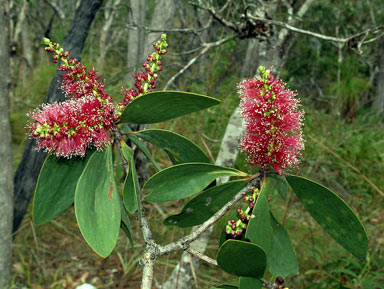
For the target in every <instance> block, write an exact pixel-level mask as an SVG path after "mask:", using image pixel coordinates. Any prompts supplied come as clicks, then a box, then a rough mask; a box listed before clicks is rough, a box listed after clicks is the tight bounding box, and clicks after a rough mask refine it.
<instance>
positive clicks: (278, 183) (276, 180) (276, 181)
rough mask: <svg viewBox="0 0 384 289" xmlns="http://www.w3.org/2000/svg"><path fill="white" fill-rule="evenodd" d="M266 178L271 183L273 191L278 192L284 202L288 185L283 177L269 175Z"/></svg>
mask: <svg viewBox="0 0 384 289" xmlns="http://www.w3.org/2000/svg"><path fill="white" fill-rule="evenodd" d="M268 178H269V179H270V181H271V182H272V184H273V186H274V187H275V189H276V190H277V191H278V192H279V194H280V196H281V197H282V198H283V199H284V200H286V199H287V196H288V190H289V185H288V182H287V180H286V178H285V177H284V176H280V175H278V174H270V175H268Z"/></svg>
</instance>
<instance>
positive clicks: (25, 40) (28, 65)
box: [21, 19, 33, 79]
mask: <svg viewBox="0 0 384 289" xmlns="http://www.w3.org/2000/svg"><path fill="white" fill-rule="evenodd" d="M21 46H22V50H23V58H24V64H25V65H24V71H23V79H26V78H27V77H28V75H29V74H30V73H31V69H32V66H33V55H32V51H33V49H32V42H31V38H30V31H29V23H28V21H27V19H26V20H25V21H24V22H23V29H22V31H21Z"/></svg>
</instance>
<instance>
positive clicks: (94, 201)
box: [28, 35, 368, 289]
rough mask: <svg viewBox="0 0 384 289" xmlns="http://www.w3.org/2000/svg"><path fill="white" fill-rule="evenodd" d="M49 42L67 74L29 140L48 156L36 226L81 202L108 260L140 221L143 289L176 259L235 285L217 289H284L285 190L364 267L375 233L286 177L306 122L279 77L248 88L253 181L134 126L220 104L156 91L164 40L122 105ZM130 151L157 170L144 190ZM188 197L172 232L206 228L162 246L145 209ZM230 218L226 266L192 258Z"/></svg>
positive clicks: (169, 137) (330, 197)
mask: <svg viewBox="0 0 384 289" xmlns="http://www.w3.org/2000/svg"><path fill="white" fill-rule="evenodd" d="M45 44H46V50H47V51H49V52H52V53H53V54H54V56H53V60H54V62H57V63H60V64H59V66H58V69H59V70H61V71H63V72H64V75H63V79H62V86H61V89H62V90H63V91H64V93H65V95H66V100H65V101H63V102H60V103H51V104H45V105H43V106H42V107H40V108H38V109H36V110H35V111H33V112H31V113H30V114H29V116H30V117H31V119H32V122H31V123H30V124H29V125H28V128H29V135H30V137H31V138H33V139H35V140H36V142H37V149H42V150H44V151H45V152H48V156H47V158H46V160H45V162H44V164H43V167H42V169H41V172H40V175H39V179H38V182H37V185H36V190H35V195H34V200H33V218H34V222H35V223H36V224H44V223H47V222H49V221H51V220H52V219H54V218H55V217H57V216H58V215H60V214H61V213H63V212H64V211H65V210H66V209H67V208H68V207H70V206H71V205H72V204H74V206H75V214H76V220H77V224H78V226H79V228H80V232H81V234H82V235H83V237H84V239H85V240H86V242H87V243H88V244H89V246H90V247H91V248H92V249H93V250H94V251H95V252H96V253H97V254H98V255H100V256H101V257H104V258H105V257H107V256H108V255H110V254H111V252H112V251H113V249H114V247H115V245H116V242H117V239H118V236H119V233H120V229H121V230H122V231H123V232H124V233H125V234H126V236H127V237H128V238H129V240H130V241H131V242H132V241H133V240H132V234H133V232H132V226H131V221H133V220H134V221H135V222H136V221H137V222H139V224H140V229H141V231H142V235H143V239H144V241H145V243H146V248H145V251H144V252H143V258H142V261H141V264H142V265H143V278H142V285H141V288H145V289H148V288H152V279H153V267H154V266H155V263H156V259H157V258H158V257H159V256H164V255H167V254H169V253H171V252H172V251H174V250H178V249H179V250H185V251H187V252H188V253H190V254H191V255H193V256H196V257H199V258H201V259H202V260H204V261H206V262H208V263H210V264H211V265H213V266H219V267H220V268H221V269H222V270H224V271H226V272H228V273H230V274H233V275H235V276H236V278H235V279H234V280H232V281H228V282H225V283H224V284H222V285H213V288H241V289H251V288H252V289H255V288H262V287H266V288H285V286H284V285H283V282H284V278H285V277H286V276H288V275H290V274H298V273H299V268H298V262H297V259H296V255H295V251H294V249H293V247H292V245H291V241H290V238H289V235H288V233H287V231H286V230H285V229H284V227H283V225H282V224H280V223H279V221H278V220H277V219H276V217H275V212H272V211H271V209H270V207H269V198H270V197H272V194H271V193H272V191H277V192H278V193H279V194H280V195H281V197H282V198H284V199H286V198H287V193H288V189H289V187H291V188H292V189H293V191H294V193H295V194H296V195H297V197H298V198H299V200H300V201H301V202H302V203H303V205H304V207H305V208H306V209H307V210H308V212H309V213H310V215H311V216H312V217H313V218H314V219H315V220H316V221H317V222H318V223H319V224H320V226H321V227H322V228H323V229H324V230H325V231H326V232H327V233H328V234H329V235H330V236H331V237H332V238H333V239H335V240H336V241H337V242H338V243H339V244H340V245H341V246H342V247H344V248H345V249H346V250H347V251H349V252H351V253H352V254H353V255H354V256H356V257H357V258H359V259H365V257H366V254H367V249H368V238H367V234H366V232H365V229H364V227H363V225H362V224H361V222H360V221H359V219H358V218H357V216H356V215H355V213H354V212H353V211H352V210H351V208H350V207H349V206H348V205H347V204H346V203H345V202H344V201H343V200H342V199H341V198H340V197H339V196H338V195H336V194H335V193H334V192H332V191H331V190H329V189H328V188H326V187H324V186H322V185H320V184H318V183H316V182H314V181H311V180H309V179H307V178H303V177H299V176H295V175H289V174H287V171H288V170H289V169H291V168H292V167H297V166H298V164H299V162H300V157H301V151H302V150H303V149H304V141H303V137H302V126H303V124H302V121H303V112H302V110H301V109H300V104H299V100H298V99H297V98H296V93H295V92H292V91H291V90H289V89H288V88H287V87H286V85H285V84H284V83H282V82H281V81H280V80H279V79H277V78H275V76H274V75H273V73H272V70H271V69H266V68H264V67H260V68H259V76H258V77H256V78H250V79H246V80H244V81H243V82H241V83H240V84H239V85H238V88H239V94H240V99H241V102H240V106H241V110H242V117H243V121H244V125H243V135H242V137H241V139H240V142H239V145H240V148H241V149H242V151H243V152H244V153H246V154H247V155H248V159H247V160H248V163H249V164H250V166H254V167H258V168H260V171H259V173H257V174H255V175H249V174H248V173H247V172H242V171H239V170H236V169H232V168H226V167H220V166H216V165H213V164H211V163H210V161H209V159H208V157H207V156H206V154H205V153H204V152H203V151H202V150H201V149H200V148H199V147H198V146H197V145H196V144H194V143H193V142H191V141H190V140H188V139H187V138H185V137H183V136H181V135H179V134H176V133H174V132H171V131H167V130H160V129H145V130H141V131H131V130H130V129H129V126H128V124H151V123H158V122H163V121H166V120H169V119H173V118H176V117H180V116H183V115H186V114H189V113H192V112H196V111H199V110H202V109H206V108H208V107H211V106H213V105H217V104H219V103H220V101H219V100H217V99H215V98H212V97H209V96H204V95H199V94H195V93H190V92H177V91H158V92H153V91H151V90H153V89H155V88H156V79H157V78H158V72H159V71H161V70H162V64H161V58H162V57H163V55H165V54H166V53H167V47H168V44H167V42H166V36H165V35H162V36H161V39H160V40H159V41H157V42H155V43H154V44H153V46H154V52H153V53H150V54H149V55H148V58H147V61H146V62H145V63H144V64H143V71H142V72H139V73H138V74H137V75H136V77H135V83H134V87H133V88H130V89H124V97H123V100H122V101H120V102H117V101H116V102H114V100H113V99H112V97H111V96H110V95H108V93H107V92H106V91H105V86H104V82H101V81H100V79H99V77H98V76H97V74H96V72H95V70H94V69H90V70H87V68H86V67H85V66H84V65H82V64H81V63H80V61H79V60H77V59H72V58H70V54H69V52H68V51H64V49H63V48H61V47H60V45H59V44H57V43H52V42H51V41H50V40H48V39H45ZM239 129H240V128H239ZM144 141H145V142H148V143H151V144H153V145H154V146H157V147H159V148H161V149H163V150H164V151H165V152H166V153H167V154H168V156H169V158H170V160H171V161H172V163H173V166H170V167H167V168H161V167H160V166H159V165H158V164H157V163H156V161H155V160H154V158H153V157H152V156H151V154H150V152H149V150H148V149H147V148H146V145H145V143H144ZM130 145H135V146H136V147H137V148H139V149H140V150H142V151H143V153H144V154H145V155H146V156H147V157H148V159H149V160H150V161H152V162H153V164H154V167H155V169H156V170H157V172H156V173H155V174H154V175H153V176H151V177H150V178H149V179H148V180H147V181H146V182H145V183H144V185H143V186H142V187H140V184H139V181H138V175H137V172H136V168H135V162H134V156H133V155H134V154H133V149H132V147H131V146H130ZM118 166H121V167H122V169H123V171H124V176H125V177H124V183H123V186H118V184H117V181H116V178H117V177H116V167H118ZM224 176H230V177H232V179H231V181H228V182H226V183H222V184H219V185H216V182H215V180H216V179H217V178H220V177H224ZM119 187H121V190H118V188H119ZM190 197H192V198H190ZM186 198H190V200H189V201H188V202H186V204H185V205H184V208H183V209H182V210H181V212H180V213H179V214H177V215H173V216H169V217H167V218H166V219H165V220H164V225H166V226H178V227H181V228H186V227H192V226H197V225H199V227H198V228H197V229H196V230H194V231H193V232H192V233H190V234H189V235H187V236H184V237H183V238H181V239H179V240H177V241H175V242H172V243H170V244H166V245H161V244H158V243H157V242H156V240H154V239H153V236H152V233H151V228H150V226H151V224H148V220H147V217H146V212H145V210H144V209H143V205H142V204H143V202H170V201H176V200H182V199H186ZM231 208H234V209H236V211H235V213H234V215H233V217H232V218H230V219H229V220H228V221H227V222H226V225H225V226H224V228H223V232H222V236H221V239H220V242H219V243H220V246H219V248H218V253H217V258H216V260H214V259H211V258H209V257H207V256H205V255H203V254H202V253H201V252H197V251H195V250H194V249H192V248H191V247H190V244H191V243H192V242H193V241H194V240H196V239H198V238H199V237H200V236H201V235H202V234H203V233H204V232H205V231H206V230H207V229H209V228H210V227H211V226H213V225H214V224H215V223H216V222H217V221H218V220H219V219H220V218H222V217H223V216H224V215H225V214H226V213H227V212H228V211H229V210H230V209H231ZM267 276H268V277H267Z"/></svg>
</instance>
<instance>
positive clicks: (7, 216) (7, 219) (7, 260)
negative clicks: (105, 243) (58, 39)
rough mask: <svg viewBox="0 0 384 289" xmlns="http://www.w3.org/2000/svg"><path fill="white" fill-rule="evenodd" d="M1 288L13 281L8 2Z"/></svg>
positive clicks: (3, 17) (2, 21)
mask: <svg viewBox="0 0 384 289" xmlns="http://www.w3.org/2000/svg"><path fill="white" fill-rule="evenodd" d="M0 26H1V27H2V33H1V35H0V62H1V67H0V73H1V75H2V77H1V79H0V138H1V139H2V141H1V145H0V162H1V163H2V167H3V168H2V173H1V174H0V210H1V216H0V287H1V288H8V286H9V285H10V281H11V252H12V236H11V233H12V215H13V212H12V210H13V184H12V174H13V159H12V138H11V125H10V113H11V111H10V97H9V88H10V80H11V79H10V66H9V48H10V46H9V43H10V41H9V40H10V35H9V1H0Z"/></svg>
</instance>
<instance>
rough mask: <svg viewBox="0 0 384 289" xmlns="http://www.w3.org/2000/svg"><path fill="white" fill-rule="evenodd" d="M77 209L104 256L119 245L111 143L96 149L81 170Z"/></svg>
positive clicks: (84, 231) (89, 236)
mask: <svg viewBox="0 0 384 289" xmlns="http://www.w3.org/2000/svg"><path fill="white" fill-rule="evenodd" d="M75 213H76V219H77V223H78V225H79V228H80V232H81V234H82V235H83V237H84V239H85V240H86V242H87V243H88V245H89V246H90V247H91V248H92V249H93V250H94V251H95V252H96V253H97V254H99V255H100V256H101V257H104V258H105V257H107V256H108V255H109V254H110V253H111V252H112V250H113V248H114V247H115V245H116V241H117V237H118V235H119V230H120V222H121V208H120V200H119V195H118V192H117V190H116V184H115V180H114V177H113V162H112V150H111V147H110V146H108V147H107V148H106V149H105V150H104V151H102V152H95V153H94V154H93V155H92V156H91V157H90V159H89V161H88V163H87V165H86V167H85V169H84V171H83V173H82V174H81V176H80V179H79V182H78V183H77V186H76V192H75Z"/></svg>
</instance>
